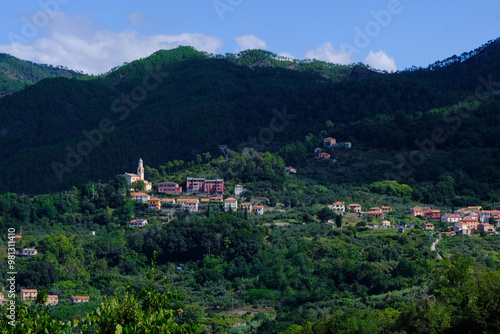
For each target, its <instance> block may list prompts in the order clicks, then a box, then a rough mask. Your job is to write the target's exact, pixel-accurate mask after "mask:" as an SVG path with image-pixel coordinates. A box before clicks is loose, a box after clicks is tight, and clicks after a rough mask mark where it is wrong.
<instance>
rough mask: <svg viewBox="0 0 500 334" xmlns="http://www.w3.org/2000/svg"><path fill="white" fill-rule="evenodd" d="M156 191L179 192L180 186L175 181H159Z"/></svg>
mask: <svg viewBox="0 0 500 334" xmlns="http://www.w3.org/2000/svg"><path fill="white" fill-rule="evenodd" d="M158 192H159V193H167V194H181V193H182V187H181V186H179V184H177V183H175V182H161V183H159V184H158Z"/></svg>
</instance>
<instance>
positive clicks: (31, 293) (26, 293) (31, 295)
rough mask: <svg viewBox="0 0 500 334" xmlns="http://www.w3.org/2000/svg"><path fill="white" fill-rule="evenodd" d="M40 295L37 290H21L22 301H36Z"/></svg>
mask: <svg viewBox="0 0 500 334" xmlns="http://www.w3.org/2000/svg"><path fill="white" fill-rule="evenodd" d="M37 295H38V290H37V289H22V290H21V299H22V300H30V299H31V300H32V299H35V298H36V296H37Z"/></svg>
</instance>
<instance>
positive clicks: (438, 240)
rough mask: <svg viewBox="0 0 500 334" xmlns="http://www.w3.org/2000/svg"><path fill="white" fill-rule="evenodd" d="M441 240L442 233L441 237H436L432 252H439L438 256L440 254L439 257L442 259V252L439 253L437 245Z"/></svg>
mask: <svg viewBox="0 0 500 334" xmlns="http://www.w3.org/2000/svg"><path fill="white" fill-rule="evenodd" d="M440 241H441V235H439V237H438V238H437V239H436V241H434V242H433V243H432V245H431V252H437V256H438V259H440V260H442V259H443V257H442V256H441V254H440V253H439V251H438V250H437V248H436V246H437V244H438V243H439V242H440Z"/></svg>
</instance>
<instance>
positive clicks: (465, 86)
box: [0, 41, 500, 199]
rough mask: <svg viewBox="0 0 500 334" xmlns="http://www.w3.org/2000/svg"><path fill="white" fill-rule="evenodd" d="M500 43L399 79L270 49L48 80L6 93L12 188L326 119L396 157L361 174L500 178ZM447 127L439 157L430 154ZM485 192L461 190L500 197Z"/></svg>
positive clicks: (181, 57)
mask: <svg viewBox="0 0 500 334" xmlns="http://www.w3.org/2000/svg"><path fill="white" fill-rule="evenodd" d="M499 44H500V41H493V42H491V43H489V44H487V45H485V46H483V47H481V48H479V49H477V50H474V51H472V52H470V53H465V54H463V55H461V56H460V57H456V56H455V57H451V58H450V59H447V60H445V61H443V62H439V63H436V64H434V65H432V66H430V67H429V68H425V69H410V70H406V71H402V72H398V73H393V74H387V73H377V72H374V71H372V70H370V69H368V68H366V66H361V65H353V66H339V65H331V64H325V63H322V62H319V61H299V60H287V59H282V58H279V57H278V56H276V55H274V54H272V53H270V52H267V51H258V50H252V51H244V52H242V53H240V54H238V55H236V56H235V55H230V54H228V55H224V56H212V55H208V54H205V53H201V52H198V51H196V50H194V49H192V48H189V47H179V48H177V49H175V50H169V51H159V52H157V53H155V54H153V55H151V56H150V57H148V58H146V59H141V60H138V61H135V62H132V63H130V64H127V65H125V66H123V67H121V68H118V69H116V70H115V71H112V72H111V73H109V74H107V75H103V76H99V77H84V78H82V79H76V78H73V79H66V78H56V79H50V80H43V81H42V82H40V83H38V84H36V85H33V86H30V87H28V88H26V89H24V90H22V91H20V92H17V93H16V94H13V95H11V96H7V97H5V98H3V99H1V100H0V124H1V126H0V147H1V155H2V157H3V159H2V161H1V162H0V168H2V171H3V172H2V175H1V177H0V190H2V191H7V190H8V191H15V192H19V193H22V192H24V193H39V192H46V191H56V190H61V189H69V188H70V187H71V186H73V185H75V184H80V183H83V182H85V181H86V180H95V181H97V180H99V179H102V180H109V179H110V178H112V177H113V175H115V174H116V173H122V172H125V171H130V169H131V168H133V167H134V166H135V161H136V159H137V157H139V156H140V157H142V158H143V159H144V161H146V163H147V165H149V166H150V167H152V168H156V169H158V168H159V165H160V164H161V163H162V162H164V161H167V160H174V159H177V160H179V159H183V160H186V161H190V160H194V159H195V156H196V155H197V154H201V153H204V152H211V153H212V154H218V152H217V146H218V145H221V144H224V145H229V148H231V149H233V150H237V151H239V150H241V149H242V148H244V147H253V148H255V149H257V150H259V151H266V150H269V151H277V150H279V149H280V148H282V147H284V146H286V145H287V144H292V143H294V142H296V141H297V140H300V141H304V138H306V136H307V135H308V134H309V133H312V134H314V135H317V134H320V133H321V131H322V130H325V122H326V121H330V122H331V123H332V124H333V126H331V127H330V128H329V129H328V130H327V132H329V133H328V134H329V135H332V136H334V137H338V138H345V139H344V140H350V141H351V142H353V143H354V145H355V147H356V146H357V147H360V148H361V147H363V148H365V149H367V150H368V152H374V151H373V150H381V151H382V152H385V153H386V154H385V156H384V155H382V156H378V157H376V158H374V159H371V160H370V161H368V162H367V163H368V164H373V165H376V166H377V167H376V168H373V169H370V170H366V169H365V167H366V165H365V166H360V165H353V166H348V165H346V166H345V167H346V168H349V173H354V174H357V175H361V174H364V175H365V177H367V178H365V177H363V179H353V180H352V181H353V182H367V181H369V182H373V181H378V180H383V179H387V178H389V179H397V178H399V179H400V181H408V180H409V179H414V180H416V181H417V182H436V180H437V178H438V177H440V176H441V175H443V173H445V172H452V171H454V172H456V173H459V174H460V173H464V174H466V175H468V176H470V177H471V178H472V179H473V181H474V182H475V184H477V185H479V184H482V185H485V184H486V185H490V184H491V183H492V182H493V183H494V182H498V181H497V180H498V177H497V176H498V174H497V173H498V170H497V169H496V168H495V165H497V164H498V159H499V158H498V157H499V156H500V155H499V154H498V153H499V152H498V142H497V141H495V140H494V139H493V138H495V134H496V133H498V130H499V129H498V127H499V124H500V123H499V122H498V118H499V113H498V112H497V110H498V105H499V99H498V96H496V93H497V88H498V87H497V86H498V85H497V81H496V80H498V79H496V78H498V77H500V73H499V72H500V58H499V57H498V54H499V52H498V45H499ZM464 108H465V109H464ZM435 129H441V130H436V131H438V133H439V134H440V136H439V138H438V139H439V143H438V142H437V141H435V140H433V141H434V145H435V148H436V152H434V151H433V150H427V151H423V152H430V153H429V154H426V153H422V152H421V153H418V152H420V151H422V149H421V148H420V146H419V144H418V143H420V142H422V141H423V140H426V139H429V140H430V139H432V138H433V135H435V132H433V131H435ZM441 131H442V132H441ZM444 137H446V139H445V140H443V138H444ZM426 143H427V142H426ZM314 145H318V144H317V143H316V144H314ZM308 149H309V148H308ZM313 149H314V148H313ZM413 151H416V152H417V153H416V154H418V155H422V154H423V155H424V159H423V161H422V163H421V164H419V165H418V166H415V164H413V166H410V167H412V168H413V169H412V170H411V173H406V169H404V170H403V167H404V166H403V167H402V165H401V164H402V163H403V162H402V159H406V160H408V159H409V155H410V154H411V153H412V152H413ZM431 151H432V152H431ZM431 153H432V154H431ZM371 156H376V155H371ZM387 157H389V158H387ZM398 157H403V158H398ZM300 159H302V158H301V157H300V155H299V156H298V157H295V159H294V160H289V159H288V158H286V159H285V161H286V163H287V164H290V163H297V164H299V165H300V164H304V161H303V160H300ZM414 160H415V159H414ZM421 165H423V166H425V168H415V167H419V166H421ZM405 168H407V167H405ZM363 169H365V170H364V171H363ZM402 170H403V171H402ZM429 171H432V172H429ZM456 177H458V176H456ZM342 180H345V178H342ZM410 181H411V180H410ZM408 182H409V181H408ZM469 188H470V187H469ZM471 191H472V193H463V194H459V195H464V196H479V197H480V198H482V199H486V197H487V195H491V194H489V193H488V194H476V193H475V190H474V189H471Z"/></svg>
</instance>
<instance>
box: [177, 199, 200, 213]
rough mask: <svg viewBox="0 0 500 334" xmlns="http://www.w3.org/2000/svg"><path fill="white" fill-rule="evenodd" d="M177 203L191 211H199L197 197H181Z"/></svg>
mask: <svg viewBox="0 0 500 334" xmlns="http://www.w3.org/2000/svg"><path fill="white" fill-rule="evenodd" d="M177 204H180V205H182V207H183V208H184V209H188V210H189V211H190V212H198V204H199V201H198V199H197V198H179V199H177Z"/></svg>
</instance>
